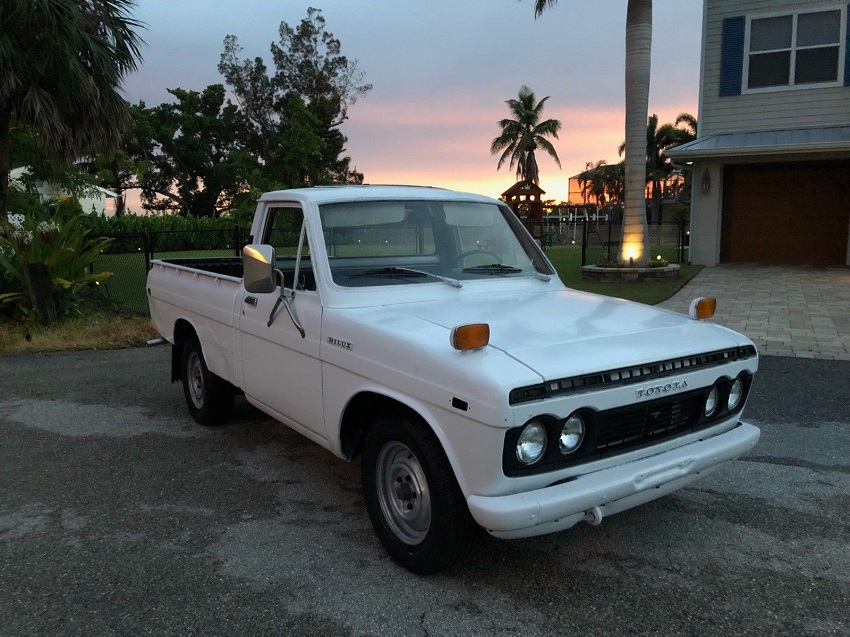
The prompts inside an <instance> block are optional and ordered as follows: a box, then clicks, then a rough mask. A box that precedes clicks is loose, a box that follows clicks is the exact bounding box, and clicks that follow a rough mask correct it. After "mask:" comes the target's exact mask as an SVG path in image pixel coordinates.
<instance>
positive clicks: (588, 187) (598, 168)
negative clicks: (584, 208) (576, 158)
mask: <svg viewBox="0 0 850 637" xmlns="http://www.w3.org/2000/svg"><path fill="white" fill-rule="evenodd" d="M623 179H624V168H623V162H619V163H617V164H608V163H606V162H605V160H604V159H602V160H599V161H598V162H596V163H595V164H594V163H593V162H587V164H586V168H585V170H584V172H582V173H581V174H579V175H578V182H579V186H580V187H581V188H582V195H583V197H584V198H585V202H587V200H588V199H591V198H592V199H594V200H595V201H596V204H597V205H599V206H605V205H619V204H622V202H623Z"/></svg>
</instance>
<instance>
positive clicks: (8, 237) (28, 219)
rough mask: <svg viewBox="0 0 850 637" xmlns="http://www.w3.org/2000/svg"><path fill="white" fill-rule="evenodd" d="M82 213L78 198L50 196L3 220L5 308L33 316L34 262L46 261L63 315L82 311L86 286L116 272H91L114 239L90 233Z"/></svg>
mask: <svg viewBox="0 0 850 637" xmlns="http://www.w3.org/2000/svg"><path fill="white" fill-rule="evenodd" d="M80 212H81V209H80V207H79V204H78V203H76V202H74V201H73V200H68V201H66V202H58V201H51V202H48V203H44V204H40V205H38V206H34V207H32V208H30V209H29V210H28V211H27V212H26V213H25V214H24V213H19V214H10V215H9V216H8V218H7V219H0V308H4V309H5V310H6V312H7V313H10V314H12V315H13V316H14V315H16V314H17V315H18V316H19V317H21V318H23V319H24V320H25V321H33V319H34V308H33V305H32V302H31V295H30V290H29V286H28V283H27V276H26V270H27V267H28V266H30V265H36V264H41V265H43V266H45V268H46V270H47V272H48V276H49V280H50V283H51V284H52V286H53V296H54V299H55V301H56V304H57V306H58V309H59V314H60V315H67V314H72V313H78V305H79V302H80V300H81V292H82V291H83V289H84V288H87V287H90V286H92V285H96V284H99V283H101V282H102V281H105V280H106V279H107V278H109V276H111V273H109V272H92V271H91V266H92V264H93V263H94V261H95V259H96V258H97V257H99V256H100V254H101V252H103V251H104V250H105V249H106V248H107V246H108V245H109V243H110V239H103V238H92V237H90V236H89V234H90V233H89V230H88V229H87V228H86V227H85V224H84V223H83V219H82V217H83V215H81V214H79V213H80Z"/></svg>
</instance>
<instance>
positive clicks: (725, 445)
mask: <svg viewBox="0 0 850 637" xmlns="http://www.w3.org/2000/svg"><path fill="white" fill-rule="evenodd" d="M760 435H761V431H760V430H759V428H758V427H755V426H753V425H750V424H747V423H744V422H739V423H738V425H737V426H736V427H735V428H734V429H731V430H730V431H727V432H725V433H723V434H719V435H717V436H713V437H711V438H706V439H704V440H699V441H696V442H692V443H690V444H687V445H684V446H682V447H677V448H676V449H671V450H668V451H665V452H662V453H659V454H656V455H653V456H649V457H647V458H642V459H640V460H635V461H633V462H628V463H625V464H622V465H617V466H615V467H610V468H608V469H602V470H599V471H595V472H592V473H587V474H584V475H581V476H578V477H576V478H574V479H572V480H570V481H568V482H565V483H562V484H557V485H553V486H549V487H544V488H542V489H537V490H535V491H527V492H524V493H515V494H512V495H505V496H479V495H471V496H469V497H468V498H467V504H468V506H469V511H470V512H471V513H472V517H473V518H475V520H476V522H478V524H480V525H481V526H482V527H484V528H485V529H487V531H488V532H489V533H490V534H491V535H494V536H496V537H499V538H505V539H510V538H521V537H531V536H535V535H544V534H546V533H553V532H556V531H562V530H564V529H568V528H570V527H571V526H574V525H575V524H577V523H579V522H581V521H587V522H590V523H591V524H599V523H600V522H601V521H602V518H603V517H605V516H607V515H613V514H614V513H619V512H620V511H625V510H626V509H631V508H632V507H635V506H638V505H640V504H643V503H645V502H650V501H651V500H655V499H656V498H660V497H661V496H664V495H667V494H668V493H672V492H674V491H676V490H678V489H681V488H682V487H685V486H687V485H689V484H691V483H692V482H695V481H697V480H700V479H702V478H704V477H705V476H707V475H709V474H710V473H712V472H714V471H715V470H717V469H719V468H721V467H722V466H723V465H724V464H726V463H727V462H730V461H732V460H734V459H736V458H738V457H739V456H741V455H742V454H744V453H746V452H747V451H749V450H750V449H752V448H753V447H754V446H755V444H756V442H758V439H759V436H760Z"/></svg>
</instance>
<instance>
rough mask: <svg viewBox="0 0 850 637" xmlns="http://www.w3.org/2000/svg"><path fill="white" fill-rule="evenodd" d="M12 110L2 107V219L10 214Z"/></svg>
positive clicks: (0, 118)
mask: <svg viewBox="0 0 850 637" xmlns="http://www.w3.org/2000/svg"><path fill="white" fill-rule="evenodd" d="M11 121H12V111H11V110H10V109H8V108H6V109H0V220H2V219H6V218H8V216H9V151H10V149H9V126H10V123H11Z"/></svg>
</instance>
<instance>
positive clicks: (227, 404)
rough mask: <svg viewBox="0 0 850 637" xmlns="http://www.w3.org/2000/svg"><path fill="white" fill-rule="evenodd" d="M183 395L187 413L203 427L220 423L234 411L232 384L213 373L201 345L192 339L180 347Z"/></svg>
mask: <svg viewBox="0 0 850 637" xmlns="http://www.w3.org/2000/svg"><path fill="white" fill-rule="evenodd" d="M182 372H183V373H182V380H183V396H184V397H185V398H186V405H187V406H188V407H189V413H190V414H191V415H192V418H194V419H195V420H196V421H197V422H199V423H200V424H202V425H217V424H219V423H221V422H222V421H223V420H224V419H225V418H226V417H227V416H228V415H229V414H230V412H231V410H232V409H233V400H234V395H235V392H234V391H233V385H231V384H230V383H228V382H227V381H226V380H224V379H223V378H221V377H220V376H216V375H215V374H213V373H212V372H211V371H210V370H209V369H208V368H207V363H206V361H205V360H204V353H203V352H202V351H201V344H200V343H199V342H198V339H197V338H193V339H191V340H190V341H188V342H186V343H185V344H184V345H183V370H182Z"/></svg>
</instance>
